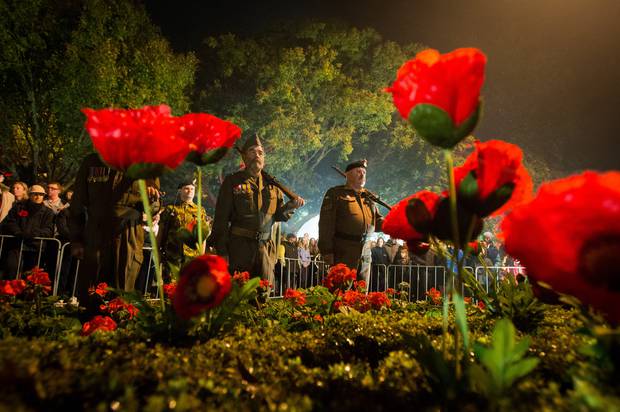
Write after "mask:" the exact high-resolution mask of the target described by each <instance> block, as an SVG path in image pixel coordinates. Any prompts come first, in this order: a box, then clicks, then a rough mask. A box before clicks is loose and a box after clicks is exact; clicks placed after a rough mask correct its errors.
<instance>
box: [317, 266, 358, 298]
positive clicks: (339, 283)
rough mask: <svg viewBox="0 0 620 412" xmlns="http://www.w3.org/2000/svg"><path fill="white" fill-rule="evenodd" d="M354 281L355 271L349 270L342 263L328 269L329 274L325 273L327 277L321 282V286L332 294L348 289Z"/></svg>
mask: <svg viewBox="0 0 620 412" xmlns="http://www.w3.org/2000/svg"><path fill="white" fill-rule="evenodd" d="M355 279H357V270H355V269H353V270H351V269H349V267H348V266H347V265H345V264H344V263H338V264H337V265H334V266H332V267H330V268H329V272H327V276H326V277H325V279H324V280H323V285H324V286H325V287H326V288H327V289H329V290H330V291H331V292H334V291H336V290H344V289H347V288H349V287H350V286H351V284H352V283H353V282H354V281H355Z"/></svg>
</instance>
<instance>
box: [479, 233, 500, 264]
mask: <svg viewBox="0 0 620 412" xmlns="http://www.w3.org/2000/svg"><path fill="white" fill-rule="evenodd" d="M482 243H483V244H482V250H483V253H484V257H485V258H487V259H488V260H489V261H490V262H491V266H497V265H498V264H499V261H500V253H499V248H498V246H497V244H496V243H495V241H494V239H493V234H492V233H491V232H484V234H483V242H482Z"/></svg>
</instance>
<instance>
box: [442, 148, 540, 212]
mask: <svg viewBox="0 0 620 412" xmlns="http://www.w3.org/2000/svg"><path fill="white" fill-rule="evenodd" d="M522 159H523V152H522V151H521V149H520V148H519V147H518V146H516V145H514V144H511V143H507V142H504V141H501V140H490V141H488V142H485V143H480V142H476V147H475V149H474V151H473V152H472V154H470V155H469V157H468V158H467V159H466V160H465V163H463V165H462V166H460V167H456V168H455V169H454V179H455V183H456V185H457V188H458V190H459V202H461V203H462V204H463V206H464V207H465V208H467V209H469V210H471V211H472V212H474V213H476V214H477V215H478V216H482V217H484V216H488V215H499V214H502V213H505V212H506V211H508V210H510V209H512V208H513V207H515V206H517V205H519V204H521V203H524V202H527V201H529V200H531V199H532V189H533V184H532V178H531V177H530V174H529V173H528V171H527V169H526V168H525V166H524V165H523V163H522Z"/></svg>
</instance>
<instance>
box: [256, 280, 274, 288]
mask: <svg viewBox="0 0 620 412" xmlns="http://www.w3.org/2000/svg"><path fill="white" fill-rule="evenodd" d="M258 287H259V288H261V289H265V290H267V289H269V288H270V287H271V282H269V280H267V279H261V280H260V282H258Z"/></svg>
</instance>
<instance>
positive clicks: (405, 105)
mask: <svg viewBox="0 0 620 412" xmlns="http://www.w3.org/2000/svg"><path fill="white" fill-rule="evenodd" d="M485 64H486V56H485V55H484V54H483V53H482V52H481V51H480V50H478V49H474V48H463V49H457V50H454V51H452V52H450V53H446V54H443V55H442V54H440V53H439V52H438V51H437V50H433V49H427V50H424V51H422V52H420V53H418V54H417V55H416V57H415V58H414V59H412V60H409V61H407V62H406V63H405V64H403V65H402V67H401V68H400V69H399V70H398V73H397V78H396V81H395V82H394V83H393V84H392V86H391V87H389V88H387V89H386V91H388V92H390V93H392V96H393V99H394V105H395V106H396V108H397V109H398V111H399V112H400V114H401V115H402V116H403V117H404V118H405V119H408V120H410V121H411V122H412V125H413V127H415V128H416V129H417V130H418V132H419V133H420V134H421V135H422V136H423V137H424V138H425V139H427V140H429V141H430V142H431V143H432V144H435V145H438V146H442V147H452V146H454V145H455V144H456V143H458V142H459V141H460V140H461V139H462V138H463V137H465V136H467V135H468V134H469V133H471V131H472V130H473V128H474V127H475V125H476V122H477V117H478V107H479V105H480V89H481V88H482V83H483V81H484V67H485ZM416 106H419V109H418V108H416ZM437 108H438V109H440V111H437V110H436V109H437ZM413 109H416V110H413ZM435 116H438V117H435ZM430 117H433V118H434V119H439V120H441V121H440V122H429V121H428V119H429V118H430ZM430 123H433V124H432V125H431V124H430ZM428 126H430V129H429V127H428ZM438 126H440V127H439V128H438ZM440 129H441V130H440Z"/></svg>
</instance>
